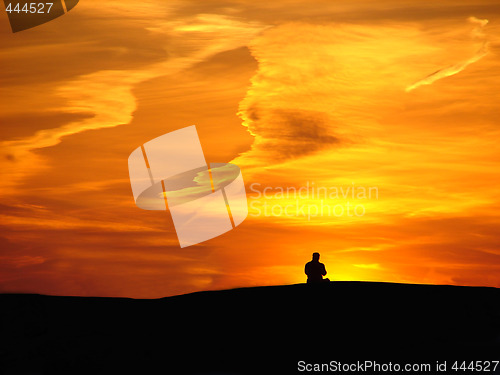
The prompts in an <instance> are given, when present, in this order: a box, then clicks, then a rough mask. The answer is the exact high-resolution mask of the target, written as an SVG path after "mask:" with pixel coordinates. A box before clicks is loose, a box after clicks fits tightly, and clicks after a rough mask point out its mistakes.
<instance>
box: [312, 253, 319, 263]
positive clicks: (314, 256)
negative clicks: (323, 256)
mask: <svg viewBox="0 0 500 375" xmlns="http://www.w3.org/2000/svg"><path fill="white" fill-rule="evenodd" d="M313 260H314V261H316V262H317V261H319V253H313Z"/></svg>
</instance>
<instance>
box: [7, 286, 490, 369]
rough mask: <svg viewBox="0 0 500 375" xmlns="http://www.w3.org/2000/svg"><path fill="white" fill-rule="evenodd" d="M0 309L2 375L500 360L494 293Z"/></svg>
mask: <svg viewBox="0 0 500 375" xmlns="http://www.w3.org/2000/svg"><path fill="white" fill-rule="evenodd" d="M0 303H1V306H2V309H1V311H0V314H1V318H2V323H3V328H2V331H3V332H2V334H1V335H0V337H1V338H0V340H1V348H0V349H1V352H0V353H1V356H0V361H1V367H2V368H3V369H4V373H6V374H9V373H12V374H17V373H47V374H51V373H66V374H75V373H86V374H96V373H107V374H115V373H119V372H120V371H125V370H129V371H128V372H130V371H132V372H133V373H138V374H181V373H193V374H208V373H210V374H215V373H217V374H247V373H248V374H265V373H270V374H271V373H272V374H294V373H299V372H297V368H298V367H297V363H298V361H305V362H307V363H324V362H330V361H340V362H343V363H346V362H349V361H358V360H359V361H365V360H372V361H375V360H377V361H383V360H385V361H387V362H389V361H390V362H392V363H403V362H405V361H406V362H416V363H425V362H428V363H432V364H433V366H434V365H435V363H436V360H440V361H443V360H449V361H455V360H460V361H462V360H469V361H470V360H474V361H485V360H500V290H499V289H496V288H483V287H458V286H433V285H412V284H392V283H369V282H333V283H324V284H319V285H307V284H297V285H287V286H268V287H256V288H241V289H232V290H223V291H210V292H198V293H192V294H187V295H181V296H174V297H166V298H161V299H156V300H140V299H128V298H94V297H57V296H44V295H35V294H4V295H0ZM451 365H452V364H451V363H449V364H448V367H450V366H451ZM132 372H130V373H132ZM448 373H457V372H451V371H450V372H448ZM462 373H463V372H462ZM490 373H492V372H490ZM497 373H500V366H499V368H497Z"/></svg>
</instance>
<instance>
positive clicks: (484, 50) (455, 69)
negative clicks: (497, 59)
mask: <svg viewBox="0 0 500 375" xmlns="http://www.w3.org/2000/svg"><path fill="white" fill-rule="evenodd" d="M468 21H469V22H471V23H473V24H475V25H476V27H475V28H474V30H473V31H472V36H473V37H474V38H476V39H480V40H483V42H482V44H481V47H480V48H479V49H478V50H477V51H476V53H475V54H474V55H472V56H471V57H469V58H468V59H467V60H465V61H461V62H459V63H457V64H453V65H451V66H448V67H446V68H443V69H439V70H437V71H435V72H434V73H431V74H429V75H428V76H426V77H424V78H422V79H421V80H419V81H417V82H415V83H413V84H412V85H410V86H408V87H407V88H406V92H410V91H412V90H415V89H416V88H417V87H420V86H423V85H430V84H432V83H434V82H436V81H437V80H439V79H442V78H445V77H450V76H453V75H455V74H458V73H460V72H461V71H462V70H464V69H465V68H467V67H468V66H469V65H470V64H473V63H475V62H477V61H479V60H481V59H482V58H483V57H484V56H486V55H487V54H488V46H489V42H488V40H487V39H486V35H485V34H484V33H483V28H484V27H485V26H486V24H487V23H488V20H486V19H479V18H476V17H469V19H468Z"/></svg>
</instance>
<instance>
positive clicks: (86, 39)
mask: <svg viewBox="0 0 500 375" xmlns="http://www.w3.org/2000/svg"><path fill="white" fill-rule="evenodd" d="M106 4H107V5H106V7H103V5H102V3H98V2H92V1H81V2H80V3H79V4H78V6H77V7H75V9H73V10H72V11H71V12H70V13H68V14H67V15H64V16H62V17H60V18H58V19H56V20H54V21H51V22H49V23H47V24H44V25H41V26H39V27H36V28H33V29H30V30H25V31H22V32H19V33H16V34H12V33H11V30H10V26H9V25H8V20H7V16H6V15H5V13H4V14H3V16H2V17H0V34H1V40H2V43H1V45H0V54H1V57H0V67H1V69H0V80H1V82H0V92H1V94H0V95H1V98H2V100H1V102H0V129H1V132H0V145H1V149H0V150H1V154H0V170H1V173H2V178H1V180H0V196H1V202H0V248H1V252H0V291H1V292H36V293H45V294H56V295H86V296H89V295H93V296H127V297H137V298H139V297H140V298H155V297H161V296H167V295H174V294H181V293H187V292H192V291H198V290H207V289H222V288H232V287H239V286H254V285H270V284H289V283H297V282H303V281H305V275H304V274H303V265H304V264H305V262H307V261H309V259H310V256H311V253H312V252H313V251H318V252H320V253H321V259H322V261H324V263H325V264H326V267H327V270H328V272H329V274H328V277H330V279H332V280H370V281H390V282H409V283H436V284H458V285H487V286H496V287H500V234H499V233H500V231H499V230H498V228H499V225H500V216H499V214H498V210H497V207H498V206H499V203H500V192H499V190H498V189H497V185H498V184H499V180H500V178H499V177H498V166H499V162H500V148H498V147H497V143H498V138H499V135H500V130H499V119H500V109H499V106H498V103H499V102H500V93H499V90H498V87H499V86H500V58H499V56H500V55H499V52H500V44H499V40H500V39H499V38H500V26H499V19H498V14H500V5H499V4H498V2H496V1H481V0H480V1H476V0H474V1H473V0H469V1H444V2H440V3H439V4H437V3H435V2H433V3H432V4H431V3H430V2H429V3H428V4H427V3H426V4H422V2H419V1H396V0H390V1H389V0H382V1H368V0H365V1H344V2H340V3H339V2H331V1H317V2H315V3H314V4H313V5H311V3H310V2H306V1H299V0H293V1H292V0H287V1H276V2H255V1H243V0H233V1H223V0H218V1H215V0H214V1H203V2H197V1H175V0H174V1H171V2H168V3H167V2H163V1H159V0H151V1H143V2H140V4H138V3H137V2H128V1H123V0H121V1H108V2H106ZM486 20H487V21H488V22H486ZM192 124H195V125H196V126H197V129H198V133H199V136H200V139H201V143H202V146H203V150H204V153H205V156H206V158H207V160H208V161H209V162H229V161H232V162H234V163H235V164H237V165H238V166H240V168H241V170H242V173H243V178H244V180H245V183H246V186H247V196H248V199H249V205H250V209H249V217H248V218H247V219H246V220H245V221H244V222H243V223H242V224H241V225H240V226H239V227H237V228H236V229H234V230H232V231H230V232H228V233H226V234H225V235H223V236H221V237H217V238H215V239H212V240H209V241H207V242H204V243H201V244H198V245H195V246H191V247H187V248H183V249H181V248H180V247H179V244H178V241H177V237H176V234H175V231H174V228H173V223H172V220H171V218H170V215H169V214H168V213H165V212H158V211H144V210H141V209H139V208H137V207H136V206H135V204H134V200H133V197H132V192H131V188H130V182H129V176H128V170H127V158H128V155H129V154H130V153H131V152H132V151H133V150H134V149H135V148H137V147H138V146H139V145H141V144H143V143H144V142H147V141H148V140H150V139H152V138H155V137H157V136H159V135H162V134H164V133H167V132H169V131H173V130H176V129H179V128H182V127H185V126H189V125H192ZM251 186H252V188H251ZM301 187H309V188H310V190H309V193H307V194H304V195H302V196H293V194H292V192H293V189H294V188H295V189H297V190H298V189H300V188H301ZM349 187H350V188H351V189H352V188H355V189H357V190H356V191H357V192H359V191H361V190H363V189H368V188H369V187H372V188H375V189H376V191H377V193H378V194H377V196H376V197H375V196H372V197H371V199H369V198H364V197H362V196H355V197H353V196H352V195H349V194H347V195H346V197H345V198H344V197H342V196H341V195H340V196H336V197H335V196H328V197H325V196H319V197H318V196H313V195H312V193H313V192H314V191H317V190H315V189H317V188H323V189H330V190H328V191H333V189H337V190H340V189H343V190H344V191H345V190H346V189H347V188H349ZM265 188H268V190H266V192H267V194H266V196H262V195H261V196H260V197H259V195H260V194H262V193H263V190H264V189H265ZM280 188H283V189H284V190H285V191H286V190H287V189H288V191H289V194H288V196H286V194H285V195H281V196H280V195H279V194H277V193H278V192H279V189H280ZM302 191H304V189H303V190H302ZM348 206H349V207H351V208H354V207H358V208H357V210H358V211H357V214H359V215H351V216H349V215H348V214H347V212H345V210H346V209H347V207H348ZM287 207H288V208H287ZM321 207H323V208H324V209H326V207H330V208H333V207H337V208H338V210H337V211H336V213H337V215H336V214H333V213H331V214H326V213H325V212H323V215H321V214H317V215H316V214H315V213H316V212H318V211H317V210H319V209H320V208H321ZM266 208H267V210H268V211H267V213H266V211H265V209H266ZM341 209H342V210H344V213H343V214H342V215H338V213H339V212H340V210H341ZM304 210H305V211H304ZM307 212H309V213H311V214H312V215H309V216H308V214H307ZM304 213H305V214H304ZM361 213H362V214H361Z"/></svg>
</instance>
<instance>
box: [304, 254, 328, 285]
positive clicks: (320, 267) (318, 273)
mask: <svg viewBox="0 0 500 375" xmlns="http://www.w3.org/2000/svg"><path fill="white" fill-rule="evenodd" d="M305 273H306V275H307V282H308V283H311V282H313V283H314V282H317V281H323V276H325V275H326V268H325V265H324V264H323V263H320V262H318V261H317V260H311V261H310V262H307V263H306V267H305Z"/></svg>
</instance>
